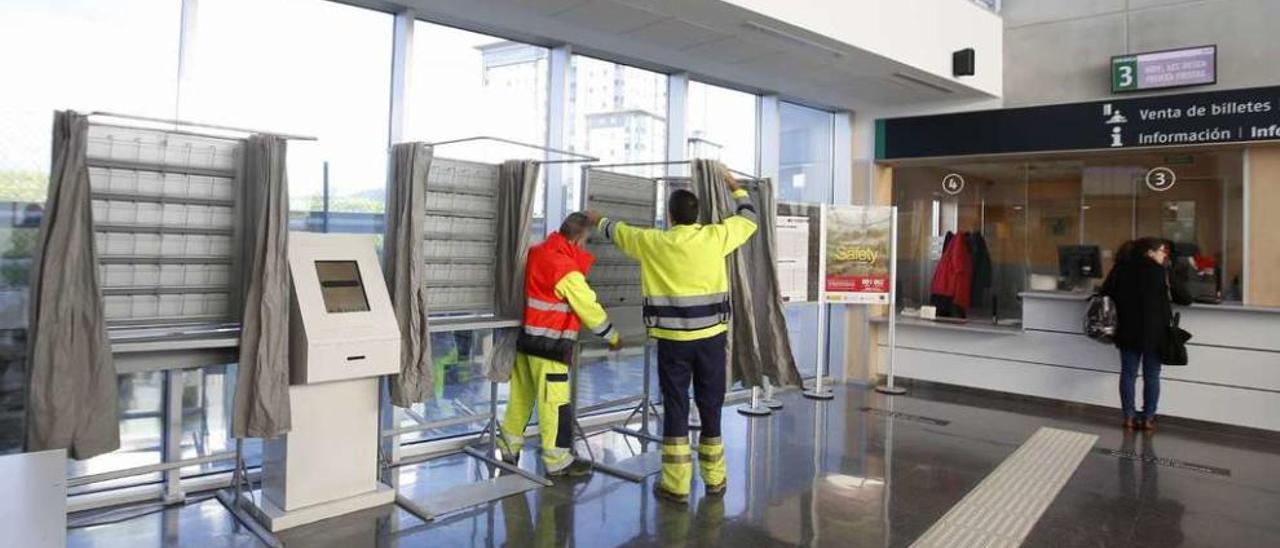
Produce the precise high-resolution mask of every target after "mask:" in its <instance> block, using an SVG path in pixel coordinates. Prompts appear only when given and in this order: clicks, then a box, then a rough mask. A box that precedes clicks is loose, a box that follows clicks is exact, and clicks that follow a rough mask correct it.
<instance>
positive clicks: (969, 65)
mask: <svg viewBox="0 0 1280 548" xmlns="http://www.w3.org/2000/svg"><path fill="white" fill-rule="evenodd" d="M973 58H974V54H973V48H965V49H962V50H959V51H957V52H955V53H952V54H951V74H952V75H953V76H956V77H960V76H973Z"/></svg>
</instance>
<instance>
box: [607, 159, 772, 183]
mask: <svg viewBox="0 0 1280 548" xmlns="http://www.w3.org/2000/svg"><path fill="white" fill-rule="evenodd" d="M694 161H695V160H666V161H662V162H629V163H624V164H595V165H590V166H583V169H601V168H610V167H648V166H674V165H680V164H689V165H690V166H692V165H693V162H694ZM725 167H726V168H728V169H729V172H731V173H734V174H737V175H741V176H743V177H747V178H749V179H751V180H752V181H761V180H764V178H763V177H761V176H759V175H755V174H752V173H743V172H741V171H738V170H736V169H733V168H730V167H729V166H725ZM602 171H603V170H602Z"/></svg>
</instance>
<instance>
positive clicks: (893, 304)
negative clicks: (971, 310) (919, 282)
mask: <svg viewBox="0 0 1280 548" xmlns="http://www.w3.org/2000/svg"><path fill="white" fill-rule="evenodd" d="M889 218H890V219H891V222H892V223H893V224H892V230H891V231H890V234H891V235H892V236H891V238H892V243H891V244H890V246H889V371H888V375H887V376H888V379H887V382H886V383H885V384H883V385H880V386H877V387H876V392H879V393H881V394H889V395H891V396H900V395H902V394H906V393H907V390H906V389H905V388H902V387H900V386H896V385H895V384H894V383H893V369H894V365H895V364H896V362H897V358H898V306H897V302H898V208H897V206H894V207H893V210H892V212H891V213H890V214H889Z"/></svg>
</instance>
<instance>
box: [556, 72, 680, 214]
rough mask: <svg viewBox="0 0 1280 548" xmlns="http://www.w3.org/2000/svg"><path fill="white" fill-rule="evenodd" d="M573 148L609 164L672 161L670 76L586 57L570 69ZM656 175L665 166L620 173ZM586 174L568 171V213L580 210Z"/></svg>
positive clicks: (566, 197)
mask: <svg viewBox="0 0 1280 548" xmlns="http://www.w3.org/2000/svg"><path fill="white" fill-rule="evenodd" d="M568 129H569V139H568V141H569V146H570V149H571V150H573V151H575V152H582V153H584V154H589V155H591V156H595V157H597V158H600V160H601V162H602V163H605V164H621V163H638V162H661V161H663V160H666V159H667V76H666V75H665V74H659V73H656V72H650V71H647V70H643V69H638V68H635V67H629V66H627V65H620V64H617V63H610V62H608V61H601V60H599V59H592V58H590V57H584V56H581V55H575V56H573V58H572V60H571V61H570V65H569V124H568ZM618 171H621V172H623V173H629V174H632V175H642V176H653V175H659V174H661V173H663V172H664V171H665V170H664V168H663V166H652V167H637V168H630V169H619V170H618ZM580 175H581V172H580V171H579V170H577V169H568V170H566V178H567V179H568V181H567V183H566V184H567V188H566V190H567V191H566V192H565V199H566V207H565V210H566V211H574V210H577V209H578V208H579V207H580V204H581V203H582V202H581V198H580V196H579V190H580V189H581V185H580V184H578V179H579V178H580Z"/></svg>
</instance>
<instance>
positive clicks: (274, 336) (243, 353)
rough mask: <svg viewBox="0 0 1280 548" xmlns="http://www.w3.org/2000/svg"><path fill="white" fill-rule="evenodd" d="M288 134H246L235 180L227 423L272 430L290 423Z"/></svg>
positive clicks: (237, 429) (265, 434)
mask: <svg viewBox="0 0 1280 548" xmlns="http://www.w3.org/2000/svg"><path fill="white" fill-rule="evenodd" d="M286 144H287V141H286V140H285V139H284V138H283V137H279V136H275V135H252V136H250V137H249V138H248V140H247V141H246V142H245V151H244V169H243V173H244V180H243V181H242V182H241V184H240V189H241V190H240V192H241V204H242V211H243V219H244V246H245V247H244V249H245V254H244V269H243V272H244V279H243V283H242V285H241V287H244V288H246V289H245V298H244V314H243V316H242V318H241V320H240V365H239V367H238V369H239V370H238V372H237V375H236V398H235V409H234V415H233V419H232V431H233V433H234V434H235V436H236V437H237V438H246V437H251V438H273V437H276V436H278V435H280V434H284V433H285V432H288V431H289V307H290V302H291V300H292V295H291V292H292V284H291V282H290V279H289V261H288V248H289V181H288V178H287V176H286V174H285V158H286V156H287V154H286V146H285V145H286Z"/></svg>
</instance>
